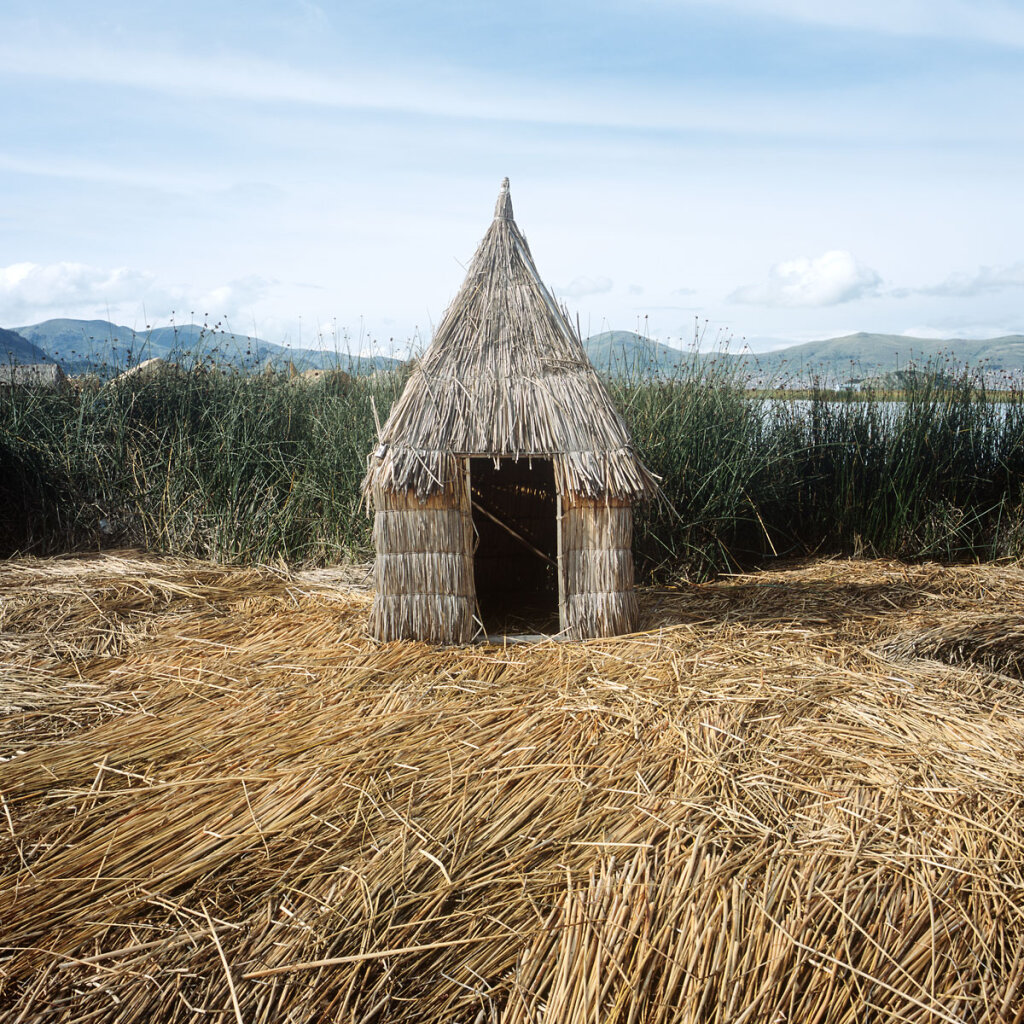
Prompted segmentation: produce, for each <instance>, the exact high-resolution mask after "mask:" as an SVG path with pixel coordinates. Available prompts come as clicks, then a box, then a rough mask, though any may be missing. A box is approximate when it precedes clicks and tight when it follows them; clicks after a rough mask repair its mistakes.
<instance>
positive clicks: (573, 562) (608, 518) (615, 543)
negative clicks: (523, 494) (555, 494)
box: [561, 495, 638, 640]
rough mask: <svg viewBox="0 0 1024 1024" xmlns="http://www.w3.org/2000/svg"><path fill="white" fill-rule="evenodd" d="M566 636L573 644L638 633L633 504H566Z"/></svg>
mask: <svg viewBox="0 0 1024 1024" xmlns="http://www.w3.org/2000/svg"><path fill="white" fill-rule="evenodd" d="M562 508H563V512H562V551H561V557H562V574H563V581H564V589H565V621H564V622H563V623H562V626H563V629H564V630H565V631H566V634H567V635H568V636H569V637H570V638H572V639H574V640H583V639H587V638H589V637H598V636H617V635H619V634H621V633H631V632H632V631H633V630H634V629H636V623H637V614H638V611H637V601H636V593H635V592H634V590H633V547H632V545H633V509H632V508H631V506H630V504H629V502H628V501H624V500H622V499H613V498H608V499H606V500H595V499H593V498H585V497H582V496H579V495H564V496H563V498H562Z"/></svg>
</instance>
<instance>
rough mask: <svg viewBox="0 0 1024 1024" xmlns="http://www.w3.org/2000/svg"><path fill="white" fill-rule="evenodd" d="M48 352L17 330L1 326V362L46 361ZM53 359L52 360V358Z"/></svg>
mask: <svg viewBox="0 0 1024 1024" xmlns="http://www.w3.org/2000/svg"><path fill="white" fill-rule="evenodd" d="M47 361H48V360H47V358H46V353H45V352H44V351H43V350H42V349H41V348H39V347H38V346H36V345H33V344H32V342H31V341H29V340H28V338H25V337H23V336H22V335H20V334H18V333H17V332H16V331H8V330H5V329H4V328H2V327H0V363H45V362H47ZM50 361H52V360H50Z"/></svg>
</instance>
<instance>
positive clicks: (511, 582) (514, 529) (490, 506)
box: [469, 459, 559, 633]
mask: <svg viewBox="0 0 1024 1024" xmlns="http://www.w3.org/2000/svg"><path fill="white" fill-rule="evenodd" d="M469 476H470V493H471V495H472V499H473V526H474V528H475V530H476V535H477V545H476V551H475V553H474V556H473V577H474V582H475V584H476V595H477V601H478V603H479V606H480V615H481V618H482V619H483V625H484V629H485V630H486V631H487V632H489V633H498V632H501V633H557V632H558V630H559V621H558V525H557V514H558V496H557V493H556V491H555V471H554V466H553V465H552V462H551V460H550V459H532V460H528V459H520V460H519V461H513V460H512V459H502V460H501V461H500V462H499V463H498V464H497V466H496V465H495V462H494V460H493V459H470V460H469Z"/></svg>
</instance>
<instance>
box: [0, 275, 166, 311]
mask: <svg viewBox="0 0 1024 1024" xmlns="http://www.w3.org/2000/svg"><path fill="white" fill-rule="evenodd" d="M153 280H154V279H153V276H152V275H151V274H147V273H145V272H144V271H140V270H132V269H131V268H130V267H115V268H114V269H112V270H111V269H103V268H100V267H91V266H88V265H87V264H85V263H50V264H45V265H44V264H39V263H12V264H10V265H9V266H6V267H0V308H3V310H4V312H5V318H6V319H7V320H8V322H10V323H23V322H25V321H27V320H32V319H39V318H40V317H47V316H54V315H62V316H69V315H75V314H79V315H82V314H87V315H95V314H98V313H101V312H102V311H103V310H104V309H105V308H107V307H108V306H110V307H116V306H120V305H121V304H122V303H124V302H126V301H131V302H133V303H138V301H139V300H140V299H141V298H143V297H144V296H145V294H146V292H147V291H148V290H150V289H151V288H152V287H153Z"/></svg>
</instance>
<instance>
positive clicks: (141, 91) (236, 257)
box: [0, 0, 1024, 349]
mask: <svg viewBox="0 0 1024 1024" xmlns="http://www.w3.org/2000/svg"><path fill="white" fill-rule="evenodd" d="M1022 100H1024V4H1020V3H1012V4H1011V3H1007V2H1002V0H971V2H966V0H888V2H881V0H861V2H857V3H851V2H846V0H834V2H832V3H829V4H822V3H820V2H812V0H778V2H767V0H633V2H631V3H625V2H617V0H594V2H590V3H586V4H583V3H576V2H564V3H557V2H549V3H535V2H533V0H524V2H520V3H518V4H516V5H512V4H491V3H461V2H427V0H424V2H420V3H405V2H396V0H376V2H350V3H314V2H311V0H279V2H274V3H270V2H262V0H256V2H251V3H247V4H245V5H241V4H224V3H217V2H216V0H211V2H205V3H192V2H180V3H176V4H174V5H169V4H165V3H145V2H141V0H133V2H131V3H121V2H115V3H104V2H102V0H98V2H97V3H96V4H93V5H81V4H78V3H59V2H52V0H33V2H31V3H29V2H24V0H4V3H3V4H0V196H2V197H3V200H2V201H0V326H7V327H16V326H21V325H25V324H30V323H35V322H38V321H40V320H43V319H47V318H50V317H56V316H71V317H90V318H91V317H101V318H109V319H112V320H115V321H117V322H119V323H125V324H128V325H129V326H134V327H137V328H140V329H142V328H144V327H145V326H146V325H147V324H153V325H157V324H164V323H167V322H168V321H169V320H170V319H171V318H172V316H173V318H174V319H175V320H176V321H178V322H182V321H188V320H191V319H195V320H197V321H201V320H203V319H204V318H206V317H208V318H209V322H211V323H226V324H227V325H229V326H230V327H231V328H233V329H234V330H236V331H238V332H240V333H246V334H249V333H257V334H259V335H260V336H261V337H264V338H267V339H269V340H273V341H283V340H287V341H291V342H292V343H298V341H299V340H300V338H301V341H302V343H303V344H309V343H312V342H314V341H315V340H316V338H317V337H318V336H319V337H320V338H322V339H323V340H324V341H325V342H326V343H328V344H330V343H332V342H333V340H334V339H335V338H337V339H338V340H339V343H341V344H342V345H343V346H345V347H349V348H352V349H355V348H358V347H359V346H360V345H364V346H365V344H366V343H367V341H368V339H373V340H375V341H376V342H377V343H378V344H379V345H380V346H381V347H384V348H388V347H391V346H392V344H393V345H395V346H397V347H399V348H400V347H401V346H403V345H405V344H406V343H407V342H408V340H409V339H410V338H412V337H414V336H418V337H420V338H425V337H429V332H430V329H431V325H432V324H435V323H436V322H437V320H438V319H439V317H440V315H441V313H442V312H443V310H444V307H445V306H446V305H447V303H448V302H449V301H450V299H451V298H452V297H453V296H454V294H455V292H456V290H457V288H458V286H459V284H460V283H461V280H462V276H463V273H464V270H463V268H464V266H465V264H466V262H467V261H468V259H469V258H470V256H471V255H472V253H473V250H474V248H475V246H476V244H477V242H478V241H479V239H480V237H481V236H482V234H483V232H484V230H485V229H486V227H487V223H488V221H489V219H490V216H491V211H492V207H493V201H494V198H495V195H496V193H497V189H498V185H499V183H500V181H501V178H502V177H503V176H505V175H508V176H509V177H510V178H511V180H512V197H513V202H514V205H515V208H516V214H517V220H518V222H519V224H520V227H521V228H522V229H523V231H524V232H525V233H526V235H527V237H528V238H529V240H530V244H531V247H532V249H533V251H534V255H535V257H536V259H537V263H538V266H539V268H540V270H541V273H542V275H543V276H544V278H545V280H547V281H548V282H549V283H550V284H551V285H552V286H553V287H554V289H555V291H556V293H557V294H559V295H560V296H561V297H562V298H563V299H564V300H565V302H566V304H567V305H568V307H569V308H570V310H571V311H573V312H574V313H576V312H578V313H579V317H580V322H581V325H582V327H583V330H584V333H594V332H596V331H598V330H602V329H609V328H616V329H636V328H637V326H638V325H639V326H640V327H641V328H645V329H646V330H648V331H649V333H650V334H651V335H652V336H653V337H657V338H660V339H662V340H672V341H674V342H677V343H678V342H680V341H686V340H688V339H689V338H690V337H691V336H692V335H693V331H694V324H695V322H696V323H700V324H703V323H704V322H705V321H706V322H707V323H708V325H709V326H708V336H709V337H719V336H722V337H725V336H732V337H733V339H734V342H733V345H734V347H738V345H739V344H740V343H741V342H740V339H743V338H747V339H781V340H786V341H801V340H809V339H812V338H822V337H829V336H833V335H837V334H843V333H848V332H851V331H855V330H868V331H884V332H892V333H909V334H912V335H918V336H931V337H954V336H970V337H985V336H995V335H998V334H1004V333H1010V332H1024V315H1022V301H1021V300H1022V299H1024V241H1022V240H1024V230H1022V229H1024V190H1022V188H1021V185H1020V182H1021V181H1024V119H1022V117H1021V106H1022ZM390 339H395V340H394V342H391V341H390ZM756 344H757V342H755V345H756Z"/></svg>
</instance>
